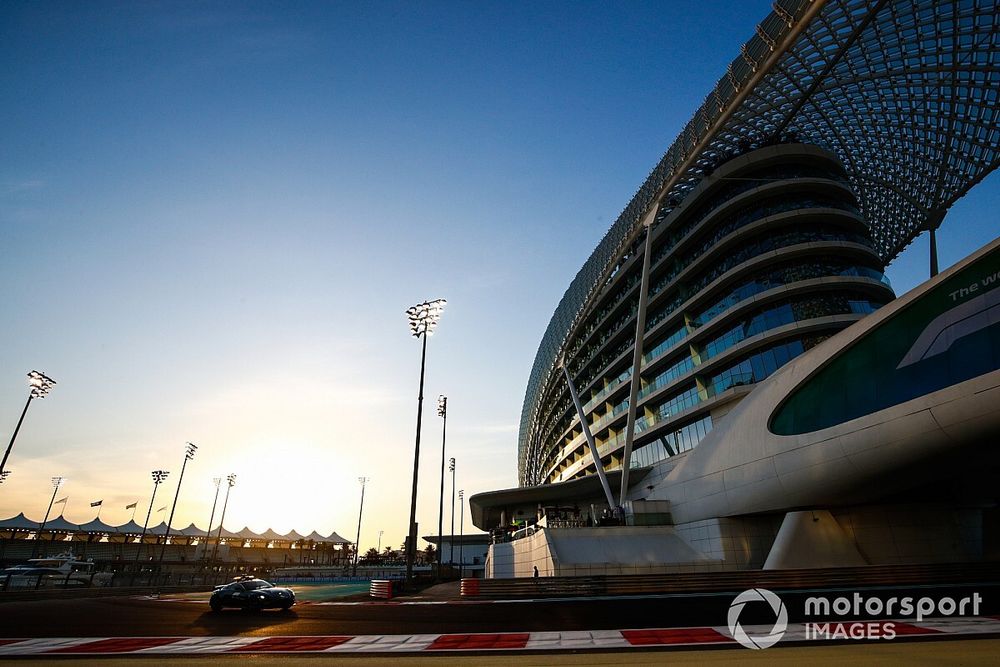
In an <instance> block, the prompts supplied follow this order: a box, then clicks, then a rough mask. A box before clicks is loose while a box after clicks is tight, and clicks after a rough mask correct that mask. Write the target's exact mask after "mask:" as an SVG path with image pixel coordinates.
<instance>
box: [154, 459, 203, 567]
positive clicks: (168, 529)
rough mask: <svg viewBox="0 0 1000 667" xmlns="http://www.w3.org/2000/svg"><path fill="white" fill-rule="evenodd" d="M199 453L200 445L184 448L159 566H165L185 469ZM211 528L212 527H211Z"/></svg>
mask: <svg viewBox="0 0 1000 667" xmlns="http://www.w3.org/2000/svg"><path fill="white" fill-rule="evenodd" d="M196 451H198V445H196V444H194V443H191V442H189V443H187V444H186V445H185V446H184V463H182V464H181V476H180V477H179V478H178V479H177V491H176V492H175V493H174V504H173V505H172V506H171V507H170V518H169V519H167V534H166V535H164V536H163V546H162V547H160V561H159V564H158V565H159V566H160V567H162V566H163V554H164V552H165V551H166V550H167V541H168V540H169V539H170V524H171V523H173V521H174V510H176V509H177V499H178V498H179V497H180V495H181V483H182V482H183V481H184V469H185V468H187V462H188V461H190V460H191V459H193V458H194V453H195V452H196ZM209 528H211V526H209Z"/></svg>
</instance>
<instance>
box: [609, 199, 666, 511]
mask: <svg viewBox="0 0 1000 667" xmlns="http://www.w3.org/2000/svg"><path fill="white" fill-rule="evenodd" d="M658 208H659V207H658V206H654V207H653V215H650V216H648V217H647V218H646V248H645V250H644V251H643V255H642V281H641V282H640V284H639V308H638V310H637V312H636V314H635V350H634V351H633V354H632V383H631V384H632V388H631V391H630V392H629V397H628V421H627V422H626V423H627V425H626V427H625V451H624V452H622V489H621V496H620V498H619V500H618V506H619V507H622V506H624V505H625V496H626V494H627V493H628V477H629V475H628V473H629V465H630V464H631V462H632V441H633V440H634V439H635V435H634V431H635V412H636V403H638V402H639V385H640V384H641V378H640V367H641V366H642V339H643V336H644V335H645V333H646V302H647V301H648V300H649V260H650V255H651V254H652V249H653V220H654V219H655V217H656V210H657V209H658Z"/></svg>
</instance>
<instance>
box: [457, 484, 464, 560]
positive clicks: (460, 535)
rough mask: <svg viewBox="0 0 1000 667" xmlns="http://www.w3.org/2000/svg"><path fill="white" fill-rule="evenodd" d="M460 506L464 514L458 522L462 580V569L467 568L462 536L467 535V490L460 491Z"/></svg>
mask: <svg viewBox="0 0 1000 667" xmlns="http://www.w3.org/2000/svg"><path fill="white" fill-rule="evenodd" d="M458 504H459V505H461V507H462V513H461V516H460V518H459V520H458V526H459V527H458V578H459V579H461V578H462V569H463V567H464V566H465V540H464V539H463V537H462V535H463V534H464V533H465V490H464V489H459V490H458Z"/></svg>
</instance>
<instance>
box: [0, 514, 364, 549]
mask: <svg viewBox="0 0 1000 667" xmlns="http://www.w3.org/2000/svg"><path fill="white" fill-rule="evenodd" d="M41 523H42V522H41V521H32V520H31V519H29V518H28V517H26V516H25V515H24V512H21V513H20V514H18V515H17V516H12V517H10V518H8V519H0V530H24V531H34V530H38V528H39V526H40V525H41ZM218 529H219V527H218V526H215V527H214V528H213V529H212V530H211V535H215V534H216V533H217V531H218ZM45 530H46V531H52V532H57V533H58V532H67V533H78V532H79V533H97V534H111V535H115V534H117V535H140V534H142V532H143V531H142V526H140V525H139V524H137V523H136V522H135V521H129V522H128V523H124V524H122V525H120V526H112V525H110V524H107V523H104V522H103V521H101V520H100V519H94V520H92V521H88V522H87V523H84V524H79V525H78V524H75V523H70V522H69V521H67V520H66V519H65V518H64V517H63V516H62V515H59V516H58V517H56V518H54V519H49V521H48V523H46V524H45ZM166 532H167V524H166V523H164V522H161V523H159V524H157V525H155V526H151V527H149V528H147V529H146V534H147V535H165V534H166ZM170 534H171V535H184V536H185V537H205V535H206V533H205V530H204V529H202V528H199V527H198V526H196V525H194V524H193V523H192V524H191V525H189V526H188V527H187V528H178V527H174V528H171V530H170ZM222 537H223V538H225V539H240V540H263V541H268V542H274V541H279V542H280V541H288V542H297V541H299V540H312V541H313V542H324V543H329V544H351V542H350V540H345V539H344V538H343V537H341V536H340V535H338V534H337V533H336V532H333V533H330V534H329V535H328V536H326V537H324V536H322V535H320V534H319V533H318V532H316V531H315V530H314V531H312V532H311V533H310V534H309V535H308V536H305V535H300V534H299V533H297V532H295V531H294V530H292V531H290V532H289V533H287V534H286V535H280V534H278V533H276V532H275V531H274V530H272V529H271V528H268V529H267V530H265V531H264V532H261V533H256V532H254V531H252V530H250V527H249V526H244V527H243V529H242V530H240V531H237V532H233V531H231V530H228V529H226V528H223V529H222Z"/></svg>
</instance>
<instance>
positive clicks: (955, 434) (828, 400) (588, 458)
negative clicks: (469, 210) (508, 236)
mask: <svg viewBox="0 0 1000 667" xmlns="http://www.w3.org/2000/svg"><path fill="white" fill-rule="evenodd" d="M773 7H774V11H773V12H772V13H771V14H769V15H768V16H767V17H765V19H764V21H762V22H761V24H760V25H758V26H757V27H756V30H755V34H754V36H753V37H752V38H751V39H750V41H749V42H747V44H746V45H744V47H743V48H742V49H741V52H740V55H739V57H737V58H736V59H735V60H734V61H733V63H732V64H731V65H730V67H729V68H728V70H727V71H726V73H725V75H724V76H723V77H722V78H721V79H720V80H719V82H718V83H717V84H716V85H715V87H714V88H713V89H712V90H711V92H710V93H709V95H708V96H707V98H706V100H705V103H704V104H703V105H702V106H701V107H700V108H699V109H698V110H697V111H696V112H695V114H694V116H693V117H692V118H691V120H690V121H689V123H688V124H687V126H686V127H685V128H684V129H683V130H682V132H681V134H680V136H679V137H678V138H677V140H676V141H675V142H674V144H673V145H672V146H671V147H670V149H669V150H668V151H667V153H666V154H665V155H664V157H663V158H662V160H661V161H660V162H659V163H658V164H657V165H656V167H655V168H654V169H653V171H652V173H651V174H650V175H649V177H648V178H647V179H646V181H645V182H644V183H643V184H642V185H641V186H640V188H639V190H638V192H637V193H636V194H635V196H634V197H633V198H632V200H631V201H630V202H629V203H628V205H627V206H626V208H625V210H624V211H623V212H622V214H621V216H620V217H619V218H618V220H617V221H616V222H615V223H614V224H613V225H612V227H611V229H610V230H609V231H608V233H607V234H606V236H605V237H604V238H603V239H602V240H601V241H600V243H599V244H598V245H597V247H596V248H595V250H594V252H593V254H592V255H591V256H590V257H589V258H588V259H587V261H586V262H585V263H584V265H583V267H582V268H581V269H580V271H579V273H578V274H577V275H576V277H575V278H574V280H573V281H572V282H571V284H570V286H569V288H568V289H567V291H566V293H565V295H564V296H563V298H562V300H561V301H560V303H559V305H558V307H557V308H556V311H555V313H554V314H553V317H552V320H551V321H550V323H549V326H548V328H547V329H546V332H545V335H544V337H543V339H542V341H541V344H540V346H539V349H538V353H537V355H536V357H535V361H534V365H533V367H532V371H531V375H530V377H529V378H528V386H527V391H526V393H525V398H524V406H523V409H522V414H521V425H520V433H519V442H518V477H519V482H520V487H519V488H517V489H507V490H500V491H490V492H485V493H480V494H477V495H475V496H473V497H472V498H471V499H470V506H471V510H472V517H473V521H474V523H475V524H476V525H477V526H479V527H480V528H483V529H487V530H493V531H495V532H496V535H497V543H496V544H494V545H493V546H492V547H491V551H490V557H489V561H488V564H487V574H488V576H495V577H505V576H524V575H528V574H530V573H531V572H532V568H534V567H538V569H539V572H540V573H542V574H543V575H572V574H595V573H619V572H638V571H647V572H648V571H682V570H692V569H695V570H706V569H709V570H710V569H744V568H757V567H809V566H822V565H857V564H864V563H898V562H925V561H942V560H975V559H979V558H983V557H984V556H990V555H992V556H994V557H995V556H1000V514H998V511H997V506H998V503H1000V494H998V493H997V492H996V491H995V489H997V488H1000V454H998V453H997V452H996V448H995V447H992V446H990V443H992V442H995V439H996V438H997V437H1000V412H998V411H997V410H996V408H995V406H996V405H998V404H1000V289H996V288H997V287H1000V241H997V242H993V243H991V244H989V245H988V246H987V247H985V248H983V249H981V250H980V251H978V252H977V253H974V254H973V255H972V256H970V257H969V258H966V259H965V260H963V261H962V262H959V263H958V264H956V265H955V266H953V267H950V268H948V269H947V270H945V271H943V272H939V270H938V266H937V257H936V235H937V234H938V233H939V229H942V230H947V225H945V226H944V227H943V228H942V223H943V222H944V221H945V218H946V214H947V211H948V209H949V208H950V207H951V205H952V204H953V203H954V202H955V201H957V200H958V199H959V198H961V197H962V196H963V195H964V194H965V193H966V192H968V190H969V189H970V188H972V187H974V186H975V185H976V184H977V183H979V182H980V181H981V180H982V179H983V178H985V177H986V176H987V175H988V174H989V173H991V172H992V171H993V170H994V169H995V168H996V167H997V166H998V164H1000V99H998V97H1000V11H998V7H997V5H996V3H995V2H977V1H974V0H959V1H957V2H952V3H926V2H919V1H917V0H876V1H874V2H870V1H868V0H813V1H811V2H810V1H807V0H778V1H777V2H775V3H774V5H773ZM997 228H998V229H1000V225H998V226H997ZM951 231H954V232H957V231H959V230H951ZM921 234H926V235H928V236H929V238H930V248H931V253H930V262H929V265H930V266H929V274H930V276H931V279H930V280H929V281H928V282H926V283H924V284H923V285H921V286H919V287H917V288H916V289H914V290H911V291H910V292H909V293H907V294H906V295H903V296H900V297H899V298H897V297H896V295H895V294H894V292H893V290H892V287H891V286H890V284H889V282H888V280H886V278H885V276H884V273H883V271H884V269H885V266H886V265H887V264H888V263H889V262H891V261H892V259H893V258H894V257H896V256H897V255H898V254H899V253H900V252H901V251H902V250H903V249H904V248H905V247H906V246H907V245H908V244H909V243H910V242H911V241H912V240H913V239H914V238H916V237H917V236H918V235H921ZM803 517H807V518H808V519H809V520H808V521H806V520H804V519H803ZM511 536H513V537H516V538H519V539H514V540H510V539H508V538H509V537H511Z"/></svg>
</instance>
